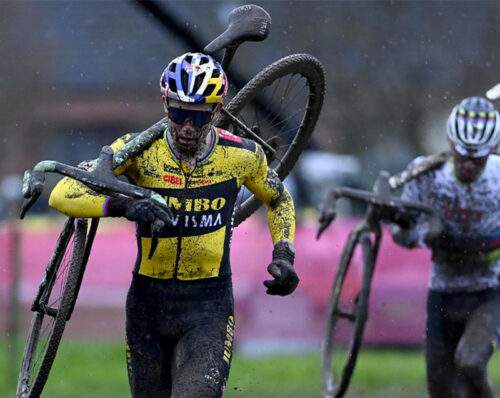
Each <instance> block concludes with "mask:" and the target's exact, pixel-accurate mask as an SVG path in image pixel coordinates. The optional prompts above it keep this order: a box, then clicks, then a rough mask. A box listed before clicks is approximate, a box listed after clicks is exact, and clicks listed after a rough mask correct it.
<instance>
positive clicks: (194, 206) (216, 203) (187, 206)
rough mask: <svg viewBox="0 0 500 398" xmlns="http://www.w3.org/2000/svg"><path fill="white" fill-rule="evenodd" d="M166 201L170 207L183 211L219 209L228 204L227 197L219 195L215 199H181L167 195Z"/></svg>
mask: <svg viewBox="0 0 500 398" xmlns="http://www.w3.org/2000/svg"><path fill="white" fill-rule="evenodd" d="M165 202H167V204H168V207H170V208H172V209H175V210H181V211H210V210H213V211H218V210H221V209H222V208H223V207H224V206H225V205H226V198H223V197H218V198H214V199H209V198H194V199H190V198H187V199H184V200H180V199H179V198H177V197H175V196H166V197H165Z"/></svg>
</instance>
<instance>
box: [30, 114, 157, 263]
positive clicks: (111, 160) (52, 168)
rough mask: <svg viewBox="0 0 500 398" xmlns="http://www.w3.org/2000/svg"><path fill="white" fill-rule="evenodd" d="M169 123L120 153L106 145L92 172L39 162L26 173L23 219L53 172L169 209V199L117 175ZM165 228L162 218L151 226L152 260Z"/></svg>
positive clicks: (104, 191) (106, 192)
mask: <svg viewBox="0 0 500 398" xmlns="http://www.w3.org/2000/svg"><path fill="white" fill-rule="evenodd" d="M165 123H166V119H162V120H160V121H159V122H158V123H156V124H154V125H153V126H151V127H150V128H149V129H147V130H145V131H144V132H143V133H141V134H139V135H138V136H137V137H136V138H134V139H133V140H131V141H130V142H128V143H127V144H126V145H124V146H123V147H122V148H120V149H119V150H118V151H116V152H114V151H113V149H112V148H111V147H110V146H104V147H103V148H102V150H101V153H100V155H99V158H98V160H97V163H96V166H95V168H94V169H93V170H91V171H87V170H84V169H82V168H78V167H73V166H69V165H67V164H64V163H60V162H56V161H53V160H44V161H41V162H39V163H38V164H36V166H35V167H34V168H33V170H27V171H26V172H25V173H24V179H23V196H24V198H25V200H24V203H23V206H22V209H21V215H20V218H21V219H23V218H24V216H25V215H26V213H27V212H28V210H29V209H30V208H31V207H32V206H33V204H34V203H35V202H36V201H37V200H38V198H39V197H40V195H41V194H42V192H43V189H44V186H45V174H46V173H51V172H52V173H58V174H61V175H63V176H67V177H70V178H73V179H75V180H77V181H80V182H82V183H83V184H85V185H86V186H87V187H89V188H91V189H93V190H94V191H96V192H98V193H100V194H103V195H109V196H116V195H118V194H121V195H125V196H127V197H130V198H134V199H147V198H151V199H154V200H156V201H157V202H158V203H160V204H162V205H164V206H167V204H166V202H165V199H164V198H163V197H162V196H161V195H159V194H157V193H156V192H154V191H151V190H149V189H146V188H143V187H139V186H137V185H132V184H128V183H126V182H123V181H120V180H119V179H118V178H117V177H116V176H115V174H114V172H113V170H114V168H116V167H117V166H119V165H121V164H123V163H125V162H126V161H127V160H128V159H130V158H131V157H132V156H134V155H136V154H137V153H139V152H141V151H142V150H144V148H145V147H147V146H149V145H150V144H151V142H152V141H154V140H156V139H157V138H158V137H159V136H160V135H161V133H162V131H163V129H164V127H165ZM164 228H165V223H164V222H163V221H161V220H159V219H157V220H155V222H154V223H153V224H152V226H151V234H152V238H151V248H150V251H149V255H148V258H149V259H151V258H152V256H153V254H154V252H155V251H156V248H157V246H158V238H159V235H160V233H161V231H162V230H163V229H164Z"/></svg>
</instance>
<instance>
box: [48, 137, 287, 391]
mask: <svg viewBox="0 0 500 398" xmlns="http://www.w3.org/2000/svg"><path fill="white" fill-rule="evenodd" d="M210 134H211V136H210V137H211V139H210V140H209V141H208V142H209V145H208V147H207V150H206V151H205V153H203V154H202V156H200V157H198V158H197V159H196V162H195V165H194V167H190V166H189V165H188V164H187V163H186V162H184V160H181V158H180V157H179V154H178V152H177V151H176V150H175V148H174V147H173V145H172V143H171V142H170V140H169V136H168V135H167V134H165V136H164V138H163V139H158V140H156V141H154V142H153V143H152V144H151V146H150V147H149V148H148V149H146V150H145V151H144V152H142V153H141V154H139V155H137V156H136V157H133V158H131V159H129V160H127V161H126V162H125V163H124V164H123V165H121V166H120V167H119V168H118V169H117V173H118V174H123V175H126V176H127V177H128V178H129V180H131V181H132V182H133V183H134V184H137V185H140V186H143V187H146V188H149V189H151V190H154V191H155V192H156V193H158V194H160V195H161V196H162V197H164V198H165V201H166V203H167V204H168V206H169V207H170V209H171V211H172V214H173V217H172V226H171V227H170V228H169V229H168V230H167V231H165V232H164V233H163V235H162V236H160V237H159V240H158V246H157V248H156V251H155V254H154V256H153V257H152V258H151V259H150V258H148V253H149V251H150V247H151V241H152V239H151V230H150V228H149V227H148V226H138V227H137V229H136V231H137V245H138V255H137V259H136V263H135V268H134V276H133V279H132V284H131V287H130V290H129V293H128V296H127V343H128V347H127V362H128V370H129V381H130V385H131V390H132V395H133V397H134V398H140V397H148V398H149V397H165V398H169V397H171V398H195V397H196V398H218V397H220V396H221V395H222V392H223V389H224V387H225V383H226V380H227V377H228V374H229V367H230V363H231V352H232V342H233V327H234V317H233V296H232V288H231V265H230V261H229V260H230V255H229V249H230V245H231V238H232V229H233V220H234V204H235V201H236V196H237V193H238V190H239V188H240V187H241V186H243V185H244V186H246V187H247V188H248V189H250V190H251V191H252V192H253V193H255V194H256V195H257V196H258V198H259V199H260V200H261V201H262V202H263V203H264V204H266V207H267V214H268V222H269V228H270V231H271V235H272V240H273V243H276V242H279V241H282V240H284V241H287V242H293V237H294V233H295V212H294V206H293V201H292V199H291V197H290V194H289V193H288V191H287V190H286V189H285V187H284V186H283V184H282V183H281V181H280V180H279V178H278V177H277V175H276V173H275V172H274V171H273V170H271V169H269V168H268V167H267V161H266V157H265V156H264V152H263V150H262V148H261V147H260V146H259V145H257V144H256V143H255V142H253V141H251V140H246V139H244V138H240V137H237V136H234V135H232V134H230V133H228V132H226V131H224V130H220V129H216V128H212V129H211V130H210ZM131 138H132V136H131V135H127V136H124V137H122V138H120V139H118V140H117V141H115V142H114V143H113V144H112V147H113V149H114V150H117V149H119V148H121V147H122V146H123V145H125V144H126V143H127V142H128V141H130V139H131ZM108 203H109V202H108V198H106V197H105V196H102V195H97V194H96V193H95V192H92V191H90V190H89V189H88V188H86V187H85V186H83V185H81V184H79V183H77V182H75V181H74V180H70V179H67V178H65V179H63V180H62V181H61V182H60V183H59V184H58V185H57V187H56V188H55V189H54V191H53V192H52V195H51V199H50V204H51V206H53V207H55V208H56V209H57V210H59V211H61V212H63V213H65V214H66V215H69V216H72V217H82V218H83V217H102V216H103V215H108V214H109V215H111V213H107V212H108V211H110V210H111V209H110V208H108V207H107V204H108ZM241 260H242V261H244V260H245V259H241ZM263 265H264V264H263ZM242 266H245V264H244V263H243V264H242Z"/></svg>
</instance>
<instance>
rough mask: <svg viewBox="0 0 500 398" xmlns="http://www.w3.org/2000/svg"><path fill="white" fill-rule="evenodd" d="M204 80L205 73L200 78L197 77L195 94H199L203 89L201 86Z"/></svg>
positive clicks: (194, 88)
mask: <svg viewBox="0 0 500 398" xmlns="http://www.w3.org/2000/svg"><path fill="white" fill-rule="evenodd" d="M204 78H205V73H201V74H199V75H198V76H196V79H195V80H194V87H193V93H196V92H198V90H199V89H200V87H201V84H202V83H203V79H204ZM207 88H208V87H207ZM205 91H206V89H205Z"/></svg>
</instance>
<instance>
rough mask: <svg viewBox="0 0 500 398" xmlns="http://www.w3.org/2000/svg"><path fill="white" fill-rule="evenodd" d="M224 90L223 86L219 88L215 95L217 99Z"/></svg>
mask: <svg viewBox="0 0 500 398" xmlns="http://www.w3.org/2000/svg"><path fill="white" fill-rule="evenodd" d="M225 88H226V86H224V84H223V85H222V86H220V89H219V91H217V94H215V95H216V96H217V97H218V96H219V95H222V93H223V92H224V89H225Z"/></svg>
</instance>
